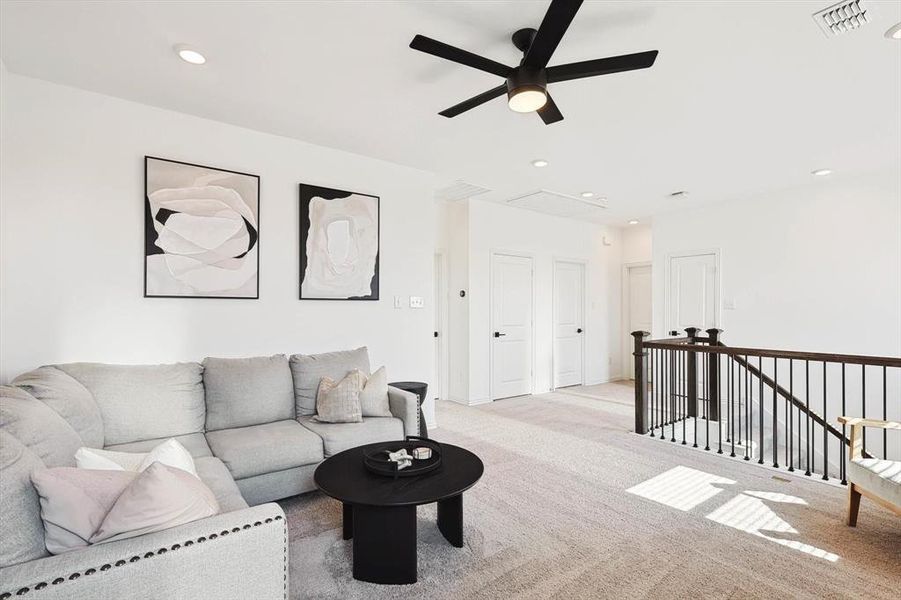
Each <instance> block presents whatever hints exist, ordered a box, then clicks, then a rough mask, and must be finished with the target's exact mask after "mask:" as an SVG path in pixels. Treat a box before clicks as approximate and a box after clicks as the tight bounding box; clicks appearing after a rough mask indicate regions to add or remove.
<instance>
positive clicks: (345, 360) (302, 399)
mask: <svg viewBox="0 0 901 600" xmlns="http://www.w3.org/2000/svg"><path fill="white" fill-rule="evenodd" d="M290 364H291V374H292V375H293V376H294V401H295V403H296V406H297V409H296V410H297V416H302V415H315V414H316V392H317V391H318V390H319V382H320V380H321V379H322V378H323V377H330V378H331V379H334V380H335V381H341V380H342V379H344V377H345V376H346V375H347V374H348V373H350V372H351V371H353V370H354V369H357V370H359V371H361V372H362V373H363V374H364V375H369V351H368V350H367V349H366V347H365V346H363V347H362V348H357V349H356V350H344V351H341V352H326V353H324V354H295V355H293V356H292V357H291V360H290Z"/></svg>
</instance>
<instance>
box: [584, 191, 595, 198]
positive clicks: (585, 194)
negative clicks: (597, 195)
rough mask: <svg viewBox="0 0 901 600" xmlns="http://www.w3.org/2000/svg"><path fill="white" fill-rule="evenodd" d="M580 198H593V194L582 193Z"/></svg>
mask: <svg viewBox="0 0 901 600" xmlns="http://www.w3.org/2000/svg"><path fill="white" fill-rule="evenodd" d="M581 196H582V197H583V198H594V192H582V194H581Z"/></svg>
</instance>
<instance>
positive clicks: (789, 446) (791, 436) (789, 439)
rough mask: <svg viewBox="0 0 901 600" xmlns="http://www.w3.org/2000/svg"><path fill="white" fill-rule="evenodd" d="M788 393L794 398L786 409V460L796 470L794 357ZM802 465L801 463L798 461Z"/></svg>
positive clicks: (789, 468)
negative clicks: (794, 453) (793, 426)
mask: <svg viewBox="0 0 901 600" xmlns="http://www.w3.org/2000/svg"><path fill="white" fill-rule="evenodd" d="M788 395H789V396H790V397H791V398H792V400H791V402H789V403H788V410H787V411H786V412H787V413H788V414H787V415H786V419H787V420H788V427H787V428H786V431H787V432H788V433H786V434H785V442H786V445H785V449H786V456H788V458H787V459H786V462H787V463H788V470H789V471H792V472H794V470H795V457H794V455H793V454H792V450H794V443H795V431H794V429H793V428H792V425H793V420H794V415H795V402H794V398H795V361H794V360H792V359H788ZM798 464H799V465H800V463H798Z"/></svg>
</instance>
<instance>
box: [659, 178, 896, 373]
mask: <svg viewBox="0 0 901 600" xmlns="http://www.w3.org/2000/svg"><path fill="white" fill-rule="evenodd" d="M653 238H654V249H653V255H654V267H655V269H654V330H655V335H661V334H663V329H664V327H665V324H664V302H665V297H664V289H665V285H664V283H665V282H664V280H665V273H664V271H665V269H664V265H665V263H666V257H667V255H668V254H671V253H674V252H682V251H690V250H697V249H712V248H718V249H719V250H720V252H721V261H722V265H721V267H722V268H721V277H722V298H723V299H724V300H726V299H730V298H731V299H733V300H734V301H735V306H736V308H735V310H723V311H722V319H723V321H722V325H721V327H722V329H724V334H723V335H724V339H725V341H726V343H728V344H731V345H746V346H765V347H774V348H784V349H792V350H809V351H822V352H842V353H847V354H883V355H893V356H899V355H901V177H899V174H898V173H897V172H895V173H882V174H873V175H869V176H865V177H858V178H854V179H843V178H842V177H840V176H839V175H834V176H832V177H830V178H827V179H823V180H821V181H817V182H816V183H815V184H812V185H811V186H809V187H806V188H802V189H797V190H785V191H781V192H775V193H772V194H768V195H765V196H761V197H756V198H744V199H741V200H737V201H732V202H726V203H722V204H715V205H711V206H706V207H704V208H702V209H697V210H691V211H684V212H680V213H671V214H666V215H661V216H658V217H655V219H654V224H653Z"/></svg>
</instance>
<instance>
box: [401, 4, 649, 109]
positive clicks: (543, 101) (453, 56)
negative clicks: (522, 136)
mask: <svg viewBox="0 0 901 600" xmlns="http://www.w3.org/2000/svg"><path fill="white" fill-rule="evenodd" d="M580 6H582V0H552V1H551V5H550V7H549V8H548V10H547V13H546V14H545V15H544V20H542V21H541V25H540V26H539V27H538V30H537V31H536V30H535V29H531V28H526V29H520V30H518V31H517V32H516V33H514V34H513V45H514V46H516V47H517V48H518V49H519V50H520V51H521V52H522V53H523V58H522V60H521V61H520V63H519V66H518V67H508V66H507V65H504V64H501V63H499V62H496V61H493V60H491V59H490V58H485V57H483V56H479V55H478V54H473V53H472V52H467V51H466V50H461V49H459V48H455V47H453V46H450V45H448V44H445V43H443V42H439V41H438V40H433V39H431V38H428V37H425V36H424V35H417V36H416V37H414V38H413V41H412V42H410V47H411V48H413V49H414V50H419V51H420V52H425V53H426V54H432V55H434V56H437V57H439V58H443V59H445V60H450V61H453V62H456V63H460V64H461V65H466V66H468V67H472V68H474V69H479V70H480V71H486V72H488V73H492V74H494V75H497V76H499V77H503V78H504V79H506V81H505V82H504V83H503V84H501V85H499V86H497V87H496V88H492V89H490V90H488V91H487V92H483V93H481V94H479V95H478V96H473V97H472V98H470V99H469V100H464V101H463V102H461V103H460V104H457V105H455V106H451V107H450V108H448V109H445V110H443V111H441V112H440V113H438V114H439V115H441V116H444V117H448V118H450V117H456V116H457V115H459V114H460V113H464V112H466V111H467V110H470V109H472V108H475V107H477V106H479V105H481V104H484V103H485V102H488V101H489V100H493V99H494V98H497V97H499V96H502V95H503V94H504V93H506V94H507V103H508V105H509V106H510V108H511V109H512V110H514V111H516V112H523V113H527V112H533V111H535V112H538V116H540V117H541V120H542V121H544V123H545V125H550V124H551V123H556V122H557V121H562V120H563V115H562V114H561V113H560V109H558V108H557V105H556V104H555V103H554V99H553V98H551V95H550V94H549V93H548V91H547V86H548V84H550V83H558V82H561V81H568V80H570V79H581V78H583V77H595V76H597V75H607V74H609V73H619V72H622V71H634V70H636V69H647V68H648V67H650V66H651V65H653V64H654V60H655V59H656V58H657V51H656V50H649V51H647V52H638V53H636V54H624V55H622V56H610V57H607V58H599V59H596V60H586V61H582V62H576V63H569V64H565V65H556V66H553V67H549V66H547V64H548V62H549V61H550V60H551V56H552V55H553V54H554V50H556V48H557V45H558V44H559V43H560V40H561V39H562V38H563V34H565V33H566V30H567V28H568V27H569V24H570V23H571V22H572V20H573V18H574V17H575V16H576V12H578V10H579V7H580Z"/></svg>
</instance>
